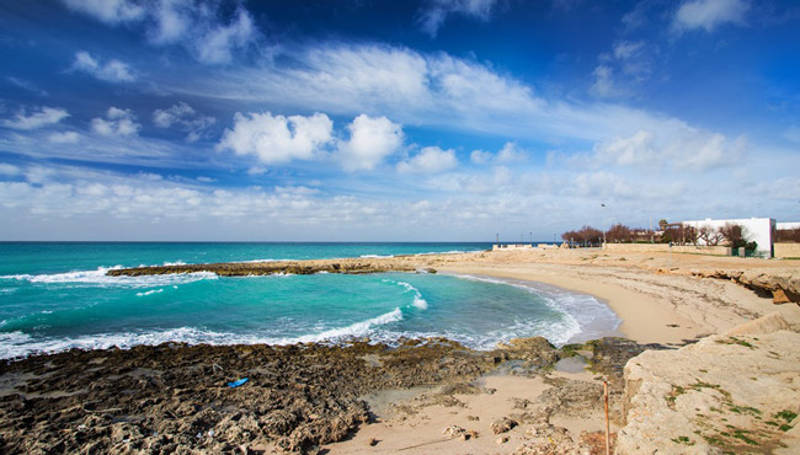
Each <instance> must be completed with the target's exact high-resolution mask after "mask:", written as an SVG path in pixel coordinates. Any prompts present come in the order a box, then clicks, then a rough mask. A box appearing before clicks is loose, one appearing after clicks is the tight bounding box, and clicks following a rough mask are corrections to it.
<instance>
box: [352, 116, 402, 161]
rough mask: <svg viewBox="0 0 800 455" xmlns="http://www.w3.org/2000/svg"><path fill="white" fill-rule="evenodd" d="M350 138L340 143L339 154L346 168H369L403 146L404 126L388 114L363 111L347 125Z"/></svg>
mask: <svg viewBox="0 0 800 455" xmlns="http://www.w3.org/2000/svg"><path fill="white" fill-rule="evenodd" d="M347 129H348V130H349V131H350V139H349V140H347V141H342V142H340V143H339V150H338V157H339V160H340V162H341V165H342V167H343V168H344V169H345V170H347V171H358V170H370V169H374V168H375V166H377V165H378V164H380V163H381V162H382V161H383V160H384V159H385V158H386V157H388V156H389V155H391V154H393V153H395V152H396V151H398V150H399V149H400V147H401V146H402V145H403V129H402V127H401V126H400V125H399V124H397V123H392V122H391V121H390V120H389V119H388V118H386V117H369V116H368V115H365V114H361V115H359V116H358V117H356V118H355V119H353V122H352V123H350V124H349V125H348V126H347Z"/></svg>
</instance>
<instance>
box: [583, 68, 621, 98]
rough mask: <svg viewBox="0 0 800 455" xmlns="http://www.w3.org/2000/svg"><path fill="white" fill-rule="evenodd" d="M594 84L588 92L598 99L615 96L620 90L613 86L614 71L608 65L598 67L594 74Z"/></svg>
mask: <svg viewBox="0 0 800 455" xmlns="http://www.w3.org/2000/svg"><path fill="white" fill-rule="evenodd" d="M592 75H593V76H594V83H593V84H592V86H591V88H590V89H589V91H590V92H591V93H592V94H593V95H595V96H598V97H601V98H606V97H612V96H617V95H619V94H620V93H621V90H620V89H619V88H617V86H616V85H615V84H614V70H613V69H612V68H611V67H610V66H608V65H598V66H597V67H596V68H595V69H594V72H592Z"/></svg>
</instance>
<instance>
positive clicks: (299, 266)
mask: <svg viewBox="0 0 800 455" xmlns="http://www.w3.org/2000/svg"><path fill="white" fill-rule="evenodd" d="M394 259H397V260H394ZM401 259H402V258H371V259H363V258H349V259H347V258H346V259H330V260H321V259H318V260H313V261H269V262H219V263H211V264H179V265H164V266H152V267H134V268H128V269H112V270H109V271H108V272H107V274H108V275H109V276H140V275H166V274H170V273H198V272H211V273H215V274H217V275H219V276H248V275H274V274H292V275H311V274H314V273H320V272H322V273H348V274H360V273H380V272H390V271H395V272H413V271H415V270H417V268H418V265H419V263H417V262H414V261H408V260H401ZM425 273H436V270H434V269H430V268H428V269H426V270H425Z"/></svg>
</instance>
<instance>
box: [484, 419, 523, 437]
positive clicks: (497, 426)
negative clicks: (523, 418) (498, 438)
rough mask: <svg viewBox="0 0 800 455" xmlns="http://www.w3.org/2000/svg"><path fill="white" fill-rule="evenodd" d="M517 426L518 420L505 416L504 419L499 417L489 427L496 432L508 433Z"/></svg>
mask: <svg viewBox="0 0 800 455" xmlns="http://www.w3.org/2000/svg"><path fill="white" fill-rule="evenodd" d="M516 426H517V421H516V420H513V419H509V418H508V417H503V418H502V419H497V420H495V421H494V422H492V424H491V425H489V428H491V429H492V432H493V433H494V434H500V433H506V432H508V431H511V430H512V429H513V428H514V427H516Z"/></svg>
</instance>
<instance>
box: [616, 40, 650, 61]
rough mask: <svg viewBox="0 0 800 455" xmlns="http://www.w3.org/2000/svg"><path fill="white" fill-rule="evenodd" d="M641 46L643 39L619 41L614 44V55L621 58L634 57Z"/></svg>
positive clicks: (642, 45)
mask: <svg viewBox="0 0 800 455" xmlns="http://www.w3.org/2000/svg"><path fill="white" fill-rule="evenodd" d="M643 47H644V42H643V41H620V42H618V43H617V44H615V45H614V57H616V58H618V59H622V60H625V59H629V58H631V57H635V56H636V55H637V54H639V53H640V52H641V50H642V48H643Z"/></svg>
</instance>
